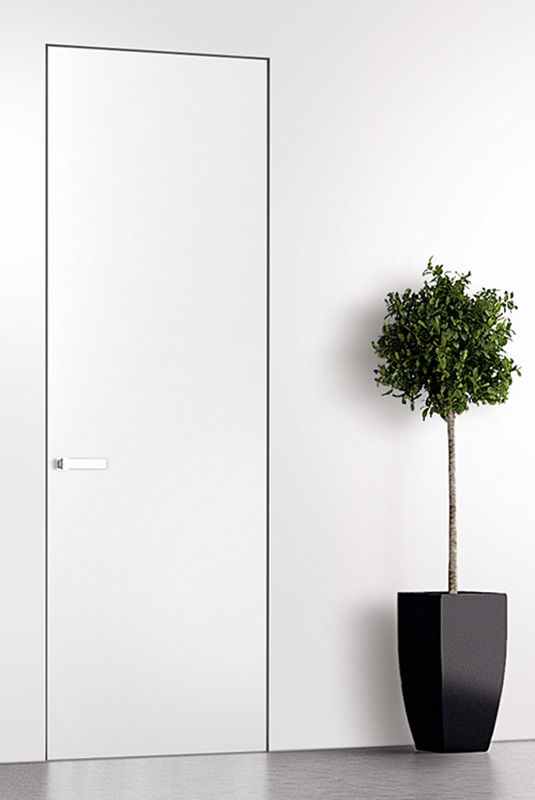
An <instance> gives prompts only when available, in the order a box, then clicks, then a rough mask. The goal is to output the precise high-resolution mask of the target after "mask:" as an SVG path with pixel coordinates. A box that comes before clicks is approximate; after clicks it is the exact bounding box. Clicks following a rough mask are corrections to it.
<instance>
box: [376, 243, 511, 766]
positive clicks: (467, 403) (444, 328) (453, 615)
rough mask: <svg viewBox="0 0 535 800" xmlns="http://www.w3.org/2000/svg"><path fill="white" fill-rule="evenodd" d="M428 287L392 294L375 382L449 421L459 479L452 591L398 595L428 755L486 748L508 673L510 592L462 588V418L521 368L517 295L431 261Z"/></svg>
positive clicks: (500, 394) (408, 701) (408, 695)
mask: <svg viewBox="0 0 535 800" xmlns="http://www.w3.org/2000/svg"><path fill="white" fill-rule="evenodd" d="M423 274H424V284H423V286H422V287H421V289H419V290H418V291H413V290H411V289H406V290H405V291H404V292H403V294H399V293H398V292H390V293H389V294H388V295H387V297H386V299H385V303H386V308H387V314H386V317H385V322H384V325H383V329H382V333H381V335H380V336H379V338H378V339H377V341H375V342H372V346H373V349H374V351H375V353H376V354H377V356H378V357H379V358H380V359H381V362H380V363H379V366H378V367H377V369H376V370H375V380H376V382H377V383H378V384H379V385H381V386H385V387H387V391H385V392H384V394H386V395H392V396H394V397H396V398H399V399H400V400H401V402H402V403H403V404H404V405H407V406H409V408H411V410H414V409H415V408H416V406H417V404H418V405H419V406H420V408H421V412H422V417H423V419H424V420H425V419H426V418H427V417H432V416H434V415H437V416H440V417H441V418H442V419H443V420H444V422H445V423H446V430H447V437H448V474H449V567H448V591H447V592H439V591H437V592H399V593H398V652H399V666H400V674H401V684H402V691H403V699H404V703H405V710H406V713H407V718H408V721H409V725H410V728H411V732H412V735H413V738H414V743H415V745H416V748H417V749H418V750H431V751H435V752H475V751H486V750H488V748H489V745H490V741H491V739H492V733H493V730H494V725H495V722H496V715H497V712H498V706H499V702H500V697H501V690H502V684H503V677H504V671H505V654H506V639H507V596H506V595H505V594H501V593H495V592H459V591H458V589H457V504H456V484H455V420H456V418H457V416H458V415H459V414H463V413H464V412H465V411H468V410H469V408H470V407H471V406H472V405H480V404H487V403H489V404H496V403H504V402H505V401H506V400H507V396H508V392H509V387H510V386H511V382H512V379H513V375H514V373H517V374H520V372H519V369H518V367H517V365H516V364H515V363H514V361H513V360H512V359H511V358H510V356H508V355H507V353H506V352H505V348H506V346H507V344H508V342H509V341H510V340H511V338H512V336H513V334H514V331H513V329H512V327H511V319H510V316H511V313H512V312H513V310H514V309H516V305H515V302H514V297H513V293H512V292H503V293H501V292H499V291H497V290H496V289H482V290H481V291H479V292H476V293H474V294H471V293H470V291H469V289H470V272H468V273H464V274H463V273H452V272H448V271H446V270H445V269H444V267H443V266H441V265H433V263H432V259H430V260H429V263H428V265H427V268H426V269H425V271H424V273H423Z"/></svg>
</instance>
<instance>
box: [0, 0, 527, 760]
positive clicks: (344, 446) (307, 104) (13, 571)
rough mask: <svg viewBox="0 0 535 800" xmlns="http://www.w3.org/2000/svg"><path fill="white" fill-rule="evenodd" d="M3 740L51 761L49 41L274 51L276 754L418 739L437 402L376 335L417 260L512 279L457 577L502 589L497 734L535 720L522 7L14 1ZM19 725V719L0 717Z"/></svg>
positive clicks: (4, 350) (432, 554)
mask: <svg viewBox="0 0 535 800" xmlns="http://www.w3.org/2000/svg"><path fill="white" fill-rule="evenodd" d="M1 13H2V19H1V23H2V24H1V25H0V37H1V39H0V59H1V62H0V76H1V81H2V94H1V105H0V108H1V119H2V144H1V148H0V158H1V160H2V164H1V175H2V182H3V185H2V193H1V198H0V201H1V203H2V210H1V217H0V218H1V220H2V234H1V236H0V248H1V252H2V259H1V263H2V268H3V281H2V286H3V290H2V292H1V293H0V295H1V302H2V311H1V315H0V320H1V324H2V328H3V332H2V337H1V361H0V364H1V369H2V372H1V374H2V376H3V385H2V414H1V416H0V425H1V432H0V437H1V441H2V454H3V458H2V461H1V471H2V482H1V487H2V501H1V503H0V609H1V613H0V641H1V643H2V657H1V659H0V720H1V723H0V750H1V752H2V758H3V759H5V760H9V759H23V758H24V759H37V758H42V757H43V736H42V732H43V685H44V681H43V658H42V644H43V613H42V605H41V599H42V593H43V573H44V570H43V471H42V457H43V420H44V405H43V374H44V360H43V357H44V350H43V306H44V294H43V291H44V280H43V277H44V71H43V67H44V44H45V42H46V41H49V42H62V43H78V44H91V45H109V46H122V47H140V48H157V49H173V50H192V51H206V52H228V53H241V54H255V55H268V56H271V58H272V314H273V316H272V531H271V551H272V567H271V577H272V594H271V599H272V613H271V624H272V640H271V679H272V683H271V700H272V707H271V723H272V724H271V745H272V748H273V749H285V748H317V747H348V746H364V745H381V744H397V743H404V742H408V741H409V734H408V729H407V726H406V723H405V719H404V715H403V711H402V706H401V699H400V692H399V687H398V678H397V672H396V669H397V667H396V654H395V594H396V592H397V591H398V590H400V589H401V590H404V589H406V590H410V589H413V590H419V589H437V588H442V587H444V586H445V582H446V530H447V522H446V520H447V517H446V442H445V430H444V425H443V423H441V421H440V420H433V421H431V422H427V423H422V422H421V421H420V419H419V418H418V416H417V415H416V414H414V415H411V414H410V413H409V412H408V411H407V410H406V409H405V408H402V407H401V406H399V407H398V406H397V405H396V404H395V401H393V400H392V399H391V398H380V397H379V396H378V395H379V393H378V391H376V389H375V387H374V385H373V381H372V376H371V369H372V367H373V359H372V357H371V354H370V350H369V345H368V343H369V340H370V339H371V338H372V337H373V336H374V335H375V334H376V333H377V331H378V329H379V326H380V321H381V317H382V297H383V295H384V293H385V292H386V291H387V290H389V289H391V288H396V287H399V288H404V287H405V286H406V285H416V284H417V282H418V281H419V273H420V271H421V269H422V268H423V267H424V265H425V262H426V261H427V259H428V257H429V256H430V255H431V254H434V255H435V256H436V257H437V259H439V260H440V261H443V262H445V263H446V264H447V265H451V266H453V267H470V268H472V270H473V272H474V281H475V284H476V285H478V286H479V285H482V284H484V285H491V284H496V285H497V286H499V287H503V288H513V289H514V290H515V292H516V293H517V295H518V301H519V304H520V306H521V310H520V311H519V312H518V317H517V321H516V330H517V332H518V341H517V344H516V345H515V348H514V353H515V355H516V356H517V358H518V360H519V362H520V363H521V364H522V365H523V366H524V376H523V378H522V379H521V380H520V381H518V383H517V384H516V385H515V387H514V389H513V391H512V393H511V400H510V403H509V405H508V406H507V407H504V408H494V409H480V410H476V411H473V412H471V413H470V416H467V417H466V418H465V419H462V420H460V422H459V426H458V450H459V473H460V474H459V495H460V497H459V506H460V520H459V528H460V537H461V540H460V553H459V557H460V577H461V585H462V587H464V588H469V589H483V590H484V589H489V590H504V591H507V592H508V594H509V598H510V638H509V659H508V667H507V678H506V685H505V690H504V696H503V703H502V708H501V712H500V717H499V723H498V727H497V730H496V735H497V737H498V738H524V737H534V736H535V722H534V720H535V685H534V683H533V680H532V674H533V672H534V670H535V640H534V637H533V636H532V635H531V632H532V629H533V620H534V616H535V605H534V603H533V596H532V574H533V570H534V565H535V540H534V539H533V536H532V531H533V529H534V526H535V510H534V507H533V504H532V502H531V499H532V469H533V462H534V457H535V452H534V451H535V445H534V433H535V432H534V422H533V414H532V408H531V405H532V397H533V394H534V390H535V385H534V377H533V376H534V372H533V369H532V364H533V362H534V356H535V335H534V333H533V328H532V326H531V325H530V302H531V299H532V294H531V292H532V291H533V290H534V289H535V272H534V269H533V266H534V264H533V261H534V256H533V254H534V252H535V224H534V223H535V219H534V216H535V150H534V146H533V142H534V141H535V102H534V99H533V89H534V86H535V50H534V49H533V46H532V39H533V30H534V29H535V5H534V4H533V3H531V2H522V0H515V1H514V2H511V0H503V2H489V0H468V1H467V0H453V1H452V0H450V1H449V2H439V0H431V2H430V1H429V0H406V1H405V2H402V0H390V1H386V0H358V2H355V0H334V2H333V1H332V0H331V2H324V3H321V2H314V1H313V2H310V0H294V2H288V0H284V1H283V0H271V2H270V3H267V2H264V3H258V2H251V0H225V1H224V2H222V1H221V0H195V1H193V0H190V1H189V2H185V0H152V2H149V0H142V1H141V0H131V1H130V2H127V1H126V0H92V2H91V3H89V2H85V3H80V2H73V0H42V2H38V0H34V2H28V1H26V2H25V1H24V0H9V2H8V0H4V4H3V7H2V12H1ZM6 720H9V721H10V722H9V724H6Z"/></svg>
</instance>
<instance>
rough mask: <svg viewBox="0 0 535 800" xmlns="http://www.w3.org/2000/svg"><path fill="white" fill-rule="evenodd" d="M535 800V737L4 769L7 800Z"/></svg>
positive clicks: (0, 793) (1, 785) (1, 781)
mask: <svg viewBox="0 0 535 800" xmlns="http://www.w3.org/2000/svg"><path fill="white" fill-rule="evenodd" d="M480 797H481V798H486V799H487V800H498V798H499V800H523V799H524V798H526V799H527V798H530V800H534V799H535V741H534V742H508V743H498V744H495V745H493V747H492V750H491V751H490V752H489V753H485V754H476V755H454V756H452V755H434V754H429V753H415V752H414V751H413V750H411V749H408V748H392V749H387V750H322V751H308V752H299V753H267V754H266V753H255V754H242V755H217V756H177V757H167V758H131V759H118V760H104V761H56V762H49V763H42V764H8V765H3V766H0V798H1V800H171V798H172V800H216V799H217V800H275V799H276V800H290V798H292V800H293V798H300V799H302V800H320V798H321V800H346V798H347V800H349V798H351V800H358V799H359V798H365V800H383V799H384V800H388V798H396V800H420V798H422V800H450V798H451V800H473V798H480Z"/></svg>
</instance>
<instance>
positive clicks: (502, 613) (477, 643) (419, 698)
mask: <svg viewBox="0 0 535 800" xmlns="http://www.w3.org/2000/svg"><path fill="white" fill-rule="evenodd" d="M506 644H507V595H505V594H498V593H490V592H489V593H487V592H460V593H459V594H447V593H441V592H411V593H409V592H400V593H399V594H398V651H399V668H400V673H401V687H402V690H403V700H404V703H405V711H406V713H407V718H408V720H409V725H410V729H411V732H412V736H413V739H414V744H415V746H416V749H417V750H431V751H433V752H439V753H473V752H485V751H486V750H488V749H489V746H490V742H491V739H492V733H493V731H494V725H495V722H496V715H497V713H498V706H499V704H500V697H501V693H502V685H503V677H504V672H505V653H506Z"/></svg>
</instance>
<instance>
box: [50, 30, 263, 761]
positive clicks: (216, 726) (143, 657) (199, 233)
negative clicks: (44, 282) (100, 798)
mask: <svg viewBox="0 0 535 800" xmlns="http://www.w3.org/2000/svg"><path fill="white" fill-rule="evenodd" d="M266 72H267V62H266V61H265V60H263V59H246V58H234V57H217V56H198V55H180V54H168V53H153V52H139V51H136V52H133V51H119V50H106V49H91V48H69V47H55V46H52V47H49V48H48V462H49V463H48V476H47V477H48V756H49V758H53V759H57V758H82V757H83V758H88V757H98V756H126V755H150V754H166V753H196V752H214V751H239V750H262V749H264V748H265V743H266V742H265V731H266V709H265V697H266V685H265V682H266V674H265V665H266V625H265V620H266V608H265V603H266V563H265V558H266V270H267V264H266V235H267V231H266V213H267V209H266V179H267V178H266V148H267V138H266V122H267V120H266V91H267V90H266V79H267V74H266ZM62 458H63V459H64V461H63V462H58V459H62ZM76 459H97V460H96V461H89V462H83V461H82V462H80V461H77V460H76ZM99 459H100V460H99ZM105 460H106V461H105ZM58 466H63V467H64V469H59V468H58ZM78 467H85V468H83V469H78ZM105 467H106V468H105Z"/></svg>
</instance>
